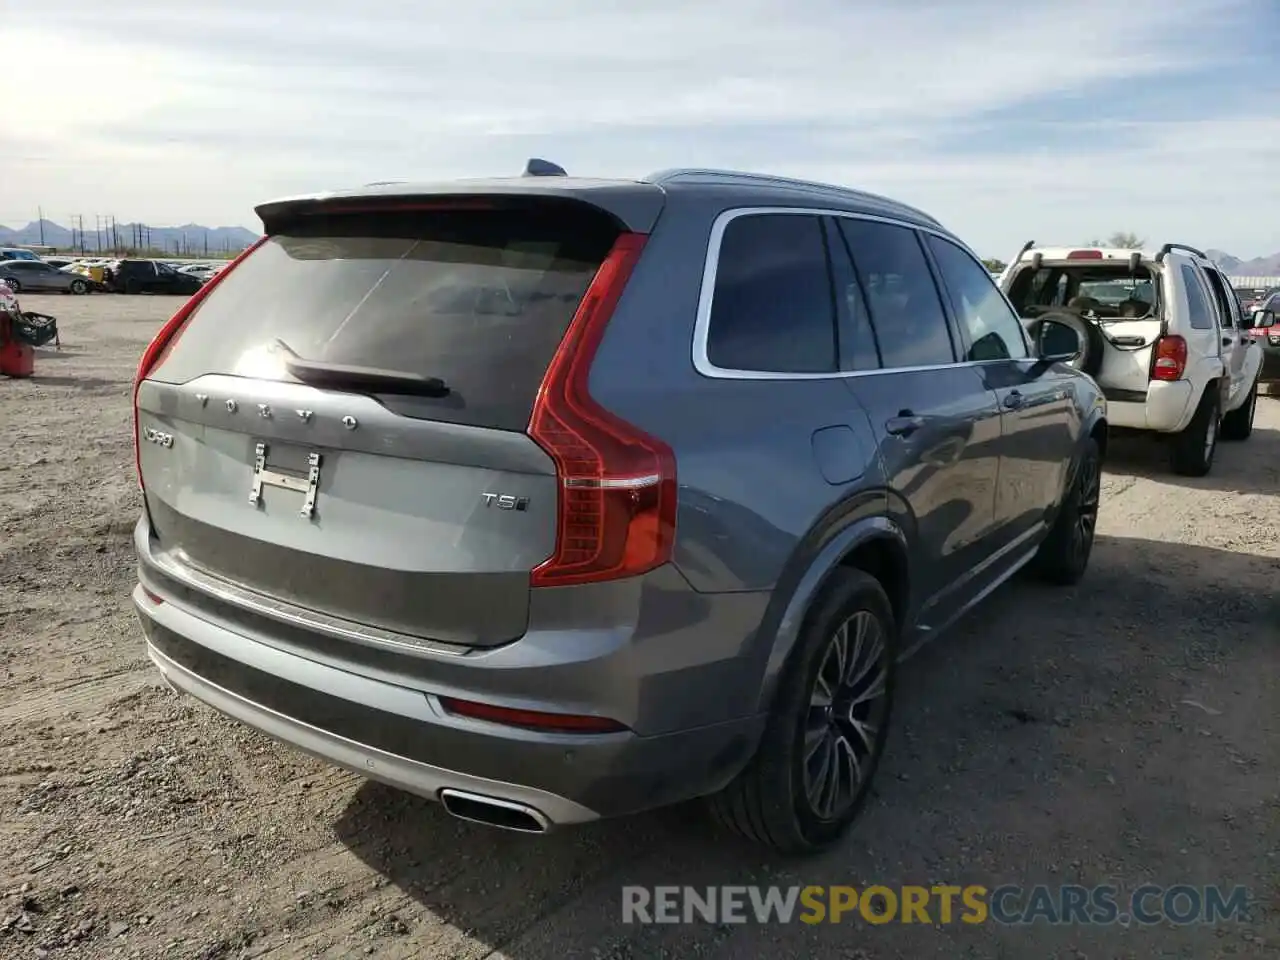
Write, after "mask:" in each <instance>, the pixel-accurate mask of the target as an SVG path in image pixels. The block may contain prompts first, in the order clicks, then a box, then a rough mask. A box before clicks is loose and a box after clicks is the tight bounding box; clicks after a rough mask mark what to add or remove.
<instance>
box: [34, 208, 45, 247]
mask: <svg viewBox="0 0 1280 960" xmlns="http://www.w3.org/2000/svg"><path fill="white" fill-rule="evenodd" d="M36 222H37V223H39V224H40V246H42V247H43V246H44V208H43V207H36Z"/></svg>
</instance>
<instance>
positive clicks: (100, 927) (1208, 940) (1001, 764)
mask: <svg viewBox="0 0 1280 960" xmlns="http://www.w3.org/2000/svg"><path fill="white" fill-rule="evenodd" d="M24 299H25V304H26V306H27V308H28V309H37V310H41V311H43V312H47V313H53V314H55V315H57V316H59V317H60V320H61V324H60V325H61V328H62V331H63V339H64V342H65V346H64V347H63V349H62V350H61V351H60V352H54V351H52V350H46V351H41V352H40V355H39V357H38V359H37V370H36V376H35V378H33V379H30V380H25V381H9V380H3V379H0V427H3V430H4V432H5V433H6V434H7V439H8V441H9V442H8V443H6V444H4V451H5V452H4V453H2V454H0V638H2V639H0V956H2V957H5V958H19V957H37V956H39V957H43V956H53V957H64V956H65V957H192V958H203V960H219V958H237V957H259V956H270V957H279V958H285V957H335V958H336V957H348V956H365V955H370V956H376V957H393V958H398V957H423V958H432V960H435V958H480V957H488V958H507V960H543V958H546V960H572V958H578V957H582V958H596V960H608V958H612V960H622V958H659V957H701V958H711V960H730V958H739V957H741V958H756V957H759V958H766V957H768V958H772V957H797V958H799V957H840V958H850V960H851V958H862V960H881V958H896V957H902V958H911V960H921V958H930V957H937V958H947V960H953V958H965V957H973V958H1024V957H1025V958H1034V960H1045V958H1081V957H1088V958H1095V960H1096V958H1119V957H1133V958H1144V960H1145V958H1154V957H1180V958H1182V957H1185V958H1195V960H1208V958H1215V957H1242V958H1260V957H1264V956H1280V589H1278V587H1280V400H1262V401H1260V402H1259V408H1258V429H1257V430H1256V431H1255V433H1254V435H1253V437H1252V439H1250V440H1249V441H1248V442H1247V443H1244V444H1234V445H1228V444H1224V445H1223V446H1222V447H1221V449H1220V451H1219V461H1218V463H1217V465H1216V466H1215V468H1214V471H1213V473H1212V475H1211V476H1209V477H1208V478H1205V479H1203V480H1186V479H1183V478H1177V477H1173V476H1171V475H1170V474H1169V473H1168V472H1167V471H1166V470H1165V468H1164V464H1163V461H1162V459H1161V457H1160V453H1159V450H1158V449H1157V448H1156V447H1154V446H1153V445H1152V444H1149V443H1146V442H1143V441H1130V442H1118V443H1117V444H1116V450H1115V452H1114V455H1113V458H1112V462H1111V463H1110V464H1109V469H1108V472H1107V475H1106V478H1105V482H1104V488H1103V493H1104V503H1103V509H1102V516H1101V521H1100V526H1099V538H1098V543H1097V548H1096V551H1095V553H1094V558H1093V565H1092V567H1091V571H1090V573H1089V575H1088V577H1087V578H1086V580H1085V582H1084V583H1083V584H1081V585H1080V586H1079V587H1078V588H1077V589H1074V590H1066V591H1054V590H1049V589H1045V588H1041V587H1037V586H1035V585H1032V584H1030V583H1026V582H1021V581H1018V582H1015V583H1012V584H1010V585H1008V586H1006V587H1005V588H1003V589H1002V590H1000V591H999V592H998V593H997V594H996V595H995V596H993V597H992V598H991V600H990V601H989V602H988V604H987V605H986V606H985V608H984V609H982V610H981V611H980V612H978V613H976V614H974V615H973V616H971V617H970V618H969V619H968V620H967V621H966V622H964V623H963V624H962V625H960V626H959V627H957V628H956V629H955V630H954V631H953V632H952V633H951V634H949V635H948V636H947V637H946V638H945V639H944V640H941V641H939V642H938V643H935V644H934V645H932V646H931V647H929V648H926V650H924V651H923V652H922V653H920V654H919V655H918V656H916V657H915V658H913V659H912V660H911V661H910V662H909V663H908V665H907V667H906V671H905V676H904V680H903V690H902V694H901V699H900V705H899V711H898V725H897V727H896V728H895V731H894V734H893V736H892V737H891V741H890V752H889V755H888V757H887V758H886V764H885V767H883V768H882V771H881V776H880V779H879V782H878V789H877V791H876V795H875V798H874V800H873V802H872V804H871V806H870V807H869V808H868V811H867V813H866V815H865V816H864V818H863V820H862V821H861V823H860V825H859V827H858V828H857V830H856V831H855V833H854V834H853V835H852V836H851V837H850V838H849V840H848V842H847V843H845V844H844V845H843V846H842V847H841V848H839V849H838V850H835V851H833V852H831V853H830V854H827V855H825V856H823V857H820V858H818V859H816V860H812V861H807V862H794V861H783V862H780V861H770V860H768V859H766V858H764V857H763V856H762V855H761V854H760V853H759V852H757V851H755V850H753V849H750V848H745V847H742V846H740V845H738V844H736V843H734V842H732V841H729V840H726V839H725V838H724V837H722V836H720V835H718V834H717V833H715V832H714V831H713V830H712V828H711V827H710V826H709V825H708V823H707V822H706V821H704V820H703V819H702V818H701V816H700V813H699V812H698V811H697V809H696V808H694V809H686V808H679V809H675V810H670V811H664V812H660V813H657V814H653V815H650V816H646V817H640V818H636V819H632V820H628V821H625V822H608V823H601V824H596V825H592V826H589V827H586V828H582V829H575V830H571V831H564V832H560V833H556V834H553V835H551V836H547V837H540V838H538V837H525V836H521V835H515V834H509V833H502V832H497V831H493V830H489V829H485V828H480V827H471V826H469V825H466V824H463V823H461V822H458V821H455V820H452V819H450V818H448V817H447V816H445V815H444V813H443V812H442V811H441V810H440V809H439V808H438V807H436V806H435V805H434V804H431V803H428V802H425V801H421V800H418V799H415V798H412V797H408V796H406V795H403V794H399V793H397V792H395V791H393V790H390V789H387V788H383V787H380V786H376V785H372V784H370V783H367V782H364V781H362V780H361V779H360V778H358V777H355V776H352V775H349V774H346V773H342V772H338V771H336V770H332V769H329V768H327V767H325V766H324V765H322V764H320V763H318V762H315V761H313V760H311V759H309V758H306V757H303V756H301V755H298V754H295V753H293V752H291V751H290V750H288V749H286V748H284V747H281V746H278V745H276V744H274V743H272V742H270V741H268V740H267V739H265V738H263V737H261V736H258V735H257V734H255V733H251V732H249V731H247V730H245V729H243V728H241V727H239V726H237V725H236V724H234V723H232V722H230V721H226V720H223V719H222V718H220V717H218V716H216V715H214V714H212V713H211V712H210V711H208V710H206V709H205V708H203V707H202V706H199V705H197V704H195V703H193V702H191V701H188V700H185V699H179V698H178V697H177V696H176V695H174V694H173V693H171V692H169V691H168V690H167V689H165V688H162V687H161V686H159V685H158V681H157V679H156V674H155V672H154V671H153V670H152V669H151V667H150V666H149V664H148V661H147V659H146V657H145V655H144V651H143V645H142V642H141V640H140V635H139V631H138V629H137V627H136V625H135V622H134V617H133V614H132V612H131V610H130V606H129V601H128V596H129V591H130V590H131V588H132V585H133V582H134V567H133V563H134V560H133V555H132V547H131V542H130V532H131V529H132V527H133V524H134V521H135V519H136V517H137V514H138V510H139V496H138V493H137V490H136V487H135V483H134V475H133V459H132V449H131V440H130V413H129V388H130V381H131V377H132V374H133V370H134V367H135V364H136V362H137V359H138V356H139V354H140V352H141V350H142V347H143V345H144V343H145V342H146V341H147V339H148V338H149V337H150V336H151V334H152V333H154V331H155V330H156V328H157V326H158V324H159V323H160V322H161V320H162V319H163V318H164V317H165V316H167V314H168V313H169V312H171V311H172V310H173V308H174V306H175V301H173V300H171V299H167V298H160V297H154V298H153V297H111V296H94V297H84V298H69V297H68V298H63V297H58V298H39V297H34V296H32V297H27V298H24ZM1037 882H1043V883H1049V884H1062V883H1080V884H1084V885H1086V886H1089V885H1094V884H1103V883H1114V884H1116V885H1119V886H1121V887H1124V888H1129V889H1131V888H1132V887H1134V886H1136V885H1138V884H1140V883H1143V882H1153V883H1157V884H1161V885H1164V886H1170V885H1173V884H1177V883H1191V884H1196V885H1200V884H1213V883H1217V884H1222V885H1225V886H1228V887H1230V886H1234V885H1237V884H1243V885H1246V886H1248V887H1250V888H1251V890H1252V892H1253V894H1254V896H1255V897H1256V898H1257V900H1256V902H1255V903H1254V904H1253V905H1252V907H1251V908H1250V910H1249V913H1248V918H1247V919H1246V920H1245V921H1244V922H1231V923H1225V924H1220V925H1218V926H1216V927H1210V926H1206V925H1197V926H1187V927H1173V926H1169V925H1162V926H1158V927H1148V928H1139V927H1136V926H1135V927H1131V928H1128V929H1125V928H1121V927H1118V926H1110V927H1083V926H1074V927H1070V926H1048V925H1043V924H1038V925H1035V926H1031V927H1021V928H1019V927H1009V926H999V925H996V924H993V923H987V924H983V925H978V926H969V925H965V924H960V923H952V924H949V925H944V924H935V925H927V924H916V925H900V924H890V925H885V926H870V925H868V924H866V923H863V922H862V921H860V920H855V921H853V922H847V923H844V924H841V925H838V926H833V925H824V926H806V925H804V924H800V923H795V924H789V925H764V926H761V925H757V924H754V923H753V924H748V925H745V926H737V925H722V926H716V925H710V924H696V925H677V926H636V925H631V926H627V925H623V924H622V922H621V919H620V918H621V907H620V904H621V892H620V891H621V887H622V886H623V885H624V884H646V885H656V884H680V885H691V886H705V885H708V884H718V883H727V884H752V883H756V884H768V883H777V884H784V885H789V884H852V885H857V886H863V885H866V884H870V883H881V884H888V885H890V886H894V885H897V884H906V883H956V884H965V883H983V884H986V885H987V886H989V887H994V886H997V885H999V884H1002V883H1017V884H1023V885H1030V884H1033V883H1037Z"/></svg>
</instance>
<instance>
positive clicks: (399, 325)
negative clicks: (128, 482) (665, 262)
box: [138, 197, 619, 646]
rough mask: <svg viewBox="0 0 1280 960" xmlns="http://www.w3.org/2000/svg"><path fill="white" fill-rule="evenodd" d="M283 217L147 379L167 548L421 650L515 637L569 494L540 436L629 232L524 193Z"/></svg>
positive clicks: (179, 558)
mask: <svg viewBox="0 0 1280 960" xmlns="http://www.w3.org/2000/svg"><path fill="white" fill-rule="evenodd" d="M269 227H270V230H269V234H270V235H269V236H268V238H267V240H266V241H265V242H264V243H263V245H262V246H260V247H259V248H258V249H257V250H255V251H254V252H252V253H251V254H250V255H249V256H248V257H247V258H246V259H245V260H243V261H242V262H241V263H240V264H239V265H238V266H237V267H236V268H234V269H233V270H231V271H230V272H229V273H228V274H227V276H226V277H224V278H222V280H221V281H220V282H219V284H218V285H217V286H216V287H215V288H214V289H212V291H211V292H210V293H209V295H208V296H207V297H206V298H205V299H204V300H203V301H202V302H201V303H200V305H199V306H198V307H197V308H196V310H195V312H194V314H193V315H192V316H191V318H190V320H189V322H188V323H187V324H186V326H185V327H184V328H183V329H182V331H181V332H180V334H179V336H178V337H177V339H176V340H175V341H174V342H173V343H172V345H171V346H170V347H169V348H168V349H167V350H166V351H165V353H164V354H163V355H162V358H161V360H160V362H159V364H158V365H157V366H156V367H155V368H154V369H152V370H151V371H150V373H149V374H148V376H147V378H146V380H145V381H144V382H143V383H142V384H141V386H140V389H139V392H138V406H139V427H140V441H139V448H140V463H141V470H142V476H143V479H144V481H145V483H144V486H145V491H146V506H147V511H148V514H149V516H150V521H151V533H152V539H151V544H150V548H151V550H152V553H153V556H154V557H155V558H156V559H157V561H159V562H162V563H164V564H168V565H170V566H177V567H181V568H183V569H185V570H186V571H189V572H191V573H193V574H195V575H198V576H202V577H205V578H213V580H214V582H218V583H225V584H228V585H232V586H234V587H235V588H237V589H240V590H243V591H248V592H250V593H251V594H252V595H254V596H259V597H262V598H263V599H264V600H267V601H269V602H271V603H274V604H283V605H284V606H285V608H286V609H291V608H298V609H301V610H304V611H316V612H319V613H321V614H323V615H325V616H326V617H328V618H336V619H337V620H338V621H340V622H349V623H352V624H361V625H368V626H372V627H375V628H377V629H379V630H381V631H387V632H390V633H392V634H394V635H397V636H400V637H403V638H406V639H407V642H412V641H413V639H414V638H420V639H422V640H427V641H434V642H442V643H451V644H461V645H466V646H491V645H496V644H500V643H504V642H507V641H510V640H512V639H514V638H516V637H519V636H520V635H521V634H522V633H523V632H524V630H525V627H526V624H527V619H528V591H529V573H530V571H531V570H532V569H533V568H534V567H535V566H537V565H538V564H539V563H541V562H542V561H543V560H545V559H546V558H547V557H548V556H549V555H550V554H551V553H552V552H553V549H554V546H555V535H556V499H557V498H556V493H557V489H556V483H557V481H556V477H555V470H554V466H553V463H552V461H551V459H550V458H549V457H548V456H547V455H546V454H545V453H544V452H543V451H542V450H541V448H539V447H538V446H537V445H536V444H535V443H534V442H533V441H532V440H531V439H529V437H528V436H526V435H525V432H524V431H525V429H526V427H527V425H528V422H529V417H530V413H531V410H532V408H533V405H534V400H535V397H536V395H537V392H538V390H539V387H540V384H541V380H542V377H543V374H544V373H545V370H546V368H547V366H548V364H549V362H550V360H551V358H552V356H553V354H554V352H555V350H556V348H557V347H558V345H559V343H560V341H561V339H562V337H563V335H564V333H565V330H566V328H567V326H568V324H569V322H570V320H571V318H572V316H573V314H574V311H575V310H576V308H577V306H578V303H579V301H580V300H581V298H582V296H583V294H584V292H585V291H586V289H587V287H588V285H589V284H590V282H591V280H592V277H593V276H594V274H595V271H596V269H597V267H598V266H599V264H600V263H601V262H602V260H603V259H604V258H605V256H606V255H607V253H608V251H609V249H610V246H611V244H612V242H613V240H614V239H615V238H616V236H617V234H618V232H619V224H618V222H617V220H616V219H615V218H613V217H612V216H610V215H608V214H607V213H605V212H604V211H602V210H600V209H598V208H595V207H592V206H590V205H587V204H584V203H579V202H576V201H568V200H556V199H552V198H547V197H540V198H532V199H528V198H526V199H520V198H510V197H508V198H499V199H495V200H494V202H492V203H490V202H486V201H480V202H474V201H466V202H462V201H457V200H456V199H449V200H446V201H442V202H441V203H438V204H435V203H415V204H413V205H411V206H408V207H406V206H405V205H403V204H401V205H399V206H392V207H389V208H383V207H381V206H380V207H379V208H378V209H375V210H368V209H365V210H354V211H353V210H345V211H343V212H332V211H330V212H326V211H325V209H324V207H323V206H321V207H315V206H312V207H311V208H309V209H307V210H306V211H305V212H303V213H299V214H298V215H297V216H295V217H293V218H292V219H290V218H289V217H288V216H283V217H282V219H281V220H280V222H278V223H275V224H269Z"/></svg>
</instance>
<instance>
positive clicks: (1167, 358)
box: [1151, 336, 1187, 380]
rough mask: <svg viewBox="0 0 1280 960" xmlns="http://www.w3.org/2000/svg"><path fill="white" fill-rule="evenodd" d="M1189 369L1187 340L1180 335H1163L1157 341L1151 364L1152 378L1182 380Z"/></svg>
mask: <svg viewBox="0 0 1280 960" xmlns="http://www.w3.org/2000/svg"><path fill="white" fill-rule="evenodd" d="M1186 369H1187V341H1186V340H1184V339H1182V337H1178V336H1163V337H1161V338H1160V339H1159V340H1157V341H1156V349H1155V357H1154V359H1153V361H1152V364H1151V379H1152V380H1181V379H1182V374H1183V373H1184V372H1185V371H1186Z"/></svg>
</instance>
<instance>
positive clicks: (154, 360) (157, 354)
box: [133, 237, 267, 489]
mask: <svg viewBox="0 0 1280 960" xmlns="http://www.w3.org/2000/svg"><path fill="white" fill-rule="evenodd" d="M266 240H267V238H266V237H259V238H258V239H257V240H255V241H254V242H253V243H251V244H250V245H249V246H248V247H246V248H245V249H244V250H243V251H242V252H241V253H240V255H239V256H238V257H236V258H235V259H234V260H232V261H231V262H230V263H229V264H227V266H226V267H224V268H223V269H222V270H219V271H218V272H217V273H215V274H214V275H213V276H212V277H210V278H209V279H208V280H207V281H206V282H205V284H204V285H203V286H202V287H201V288H200V289H199V290H197V291H196V292H195V293H193V294H192V295H191V296H190V297H189V298H188V299H187V302H186V303H184V304H183V305H182V306H181V307H179V308H178V312H177V313H175V314H174V315H173V316H172V317H170V318H169V320H168V322H167V323H165V325H164V326H163V327H161V328H160V332H159V333H157V334H156V335H155V337H154V338H153V339H152V341H151V342H150V343H149V344H147V349H145V350H143V351H142V359H141V360H140V361H138V372H137V374H136V375H135V376H134V378H133V463H134V467H135V468H136V469H137V471H138V487H139V488H140V489H145V485H144V484H143V481H142V449H141V438H140V437H139V436H138V433H139V430H140V429H141V426H140V424H139V422H138V389H139V388H140V387H141V386H142V381H143V380H145V379H147V376H148V375H149V374H150V373H151V371H152V370H154V369H155V368H156V367H157V366H158V365H159V364H160V361H161V360H163V359H164V357H165V354H166V353H167V352H168V350H169V348H170V347H172V346H173V344H174V342H175V341H176V340H177V339H178V334H179V333H181V332H182V328H183V327H184V326H185V325H186V322H187V321H188V320H189V319H191V315H192V314H193V313H195V310H196V307H198V306H200V303H201V301H203V300H204V298H205V297H207V296H208V295H209V294H210V292H212V290H213V288H214V287H216V286H217V285H218V284H219V283H221V282H222V280H223V279H224V278H225V277H226V275H227V274H228V273H230V272H231V271H232V270H234V269H235V268H236V267H237V266H238V265H239V264H240V261H242V260H244V259H245V257H247V256H249V254H251V253H253V251H255V250H257V249H258V248H259V247H260V246H262V245H263V244H264V243H265V242H266Z"/></svg>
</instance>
